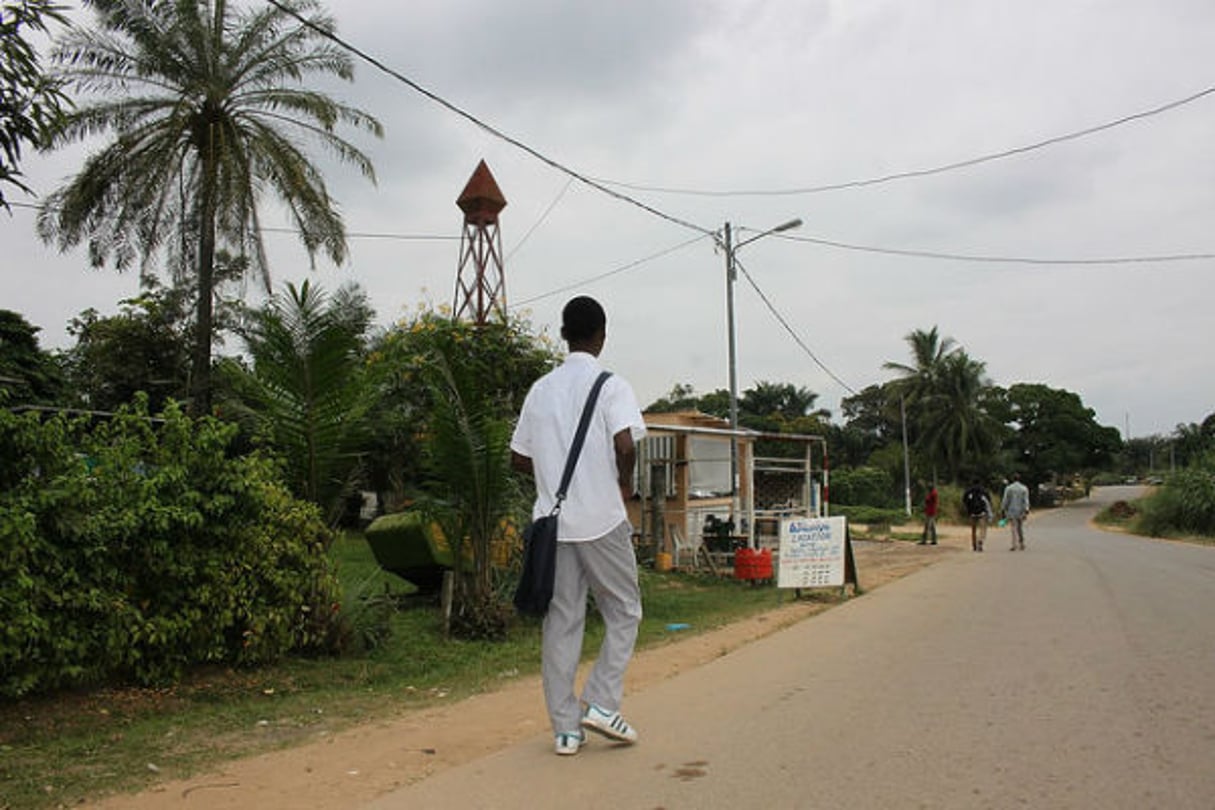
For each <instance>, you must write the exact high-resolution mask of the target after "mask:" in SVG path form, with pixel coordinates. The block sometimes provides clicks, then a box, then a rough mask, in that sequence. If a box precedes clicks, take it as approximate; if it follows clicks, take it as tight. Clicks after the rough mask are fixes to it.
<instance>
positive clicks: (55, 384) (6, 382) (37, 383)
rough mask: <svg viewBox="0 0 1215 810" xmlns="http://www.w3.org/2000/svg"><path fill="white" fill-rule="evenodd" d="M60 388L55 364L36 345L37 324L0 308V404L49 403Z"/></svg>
mask: <svg viewBox="0 0 1215 810" xmlns="http://www.w3.org/2000/svg"><path fill="white" fill-rule="evenodd" d="M62 390H63V375H62V372H61V370H60V368H59V366H58V365H57V364H56V362H55V359H54V358H53V357H52V356H51V355H49V354H47V353H46V352H44V351H42V350H41V349H40V348H39V347H38V327H36V326H34V325H32V324H30V323H29V321H27V320H25V318H23V317H22V316H21V315H19V314H18V313H16V312H12V311H11V310H7V309H0V405H50V404H53V403H54V402H55V401H56V400H57V399H58V398H59V396H60V395H61V394H62Z"/></svg>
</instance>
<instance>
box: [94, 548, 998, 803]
mask: <svg viewBox="0 0 1215 810" xmlns="http://www.w3.org/2000/svg"><path fill="white" fill-rule="evenodd" d="M991 539H992V540H995V539H996V538H994V537H993V538H991ZM854 547H855V553H856V559H857V569H858V572H859V576H860V581H861V586H862V588H864V589H866V590H872V589H874V588H878V587H881V586H882V585H884V584H886V583H887V582H890V581H893V580H895V579H898V578H900V577H902V576H905V575H907V574H909V573H912V572H914V571H918V570H920V569H921V568H923V567H924V566H926V565H930V564H931V563H933V562H935V561H937V560H940V559H941V558H942V555H944V554H948V553H953V552H957V551H959V550H968V549H969V547H970V536H969V528H963V527H953V526H946V527H941V545H940V546H937V547H921V546H917V545H915V544H914V543H906V542H857V543H855V544H854ZM828 608H829V605H824V604H821V603H814V602H808V601H801V602H791V603H788V604H785V605H783V606H781V607H779V608H777V609H775V610H773V611H770V612H768V613H765V614H762V615H759V616H755V617H753V618H750V619H747V620H744V621H741V622H738V623H735V624H731V625H727V626H725V627H721V628H719V629H715V630H712V631H709V632H706V633H702V634H700V635H696V636H689V637H687V638H685V639H681V640H679V641H677V642H672V643H670V644H664V645H661V646H658V647H651V648H649V649H646V650H642V651H641V652H639V653H638V654H637V655H636V656H635V657H634V660H633V662H632V665H631V666H630V668H629V674H628V681H627V684H626V689H627V692H629V693H636V692H638V691H641V690H644V689H646V688H647V687H649V686H652V685H654V684H656V683H659V682H661V681H663V680H666V679H667V678H670V677H672V676H673V675H676V674H677V673H679V672H682V671H684V670H686V669H688V668H691V667H696V666H699V665H701V664H704V663H706V662H708V661H711V660H713V659H715V658H717V657H719V656H722V655H724V654H726V653H728V652H730V651H731V650H734V649H737V648H738V647H740V646H742V645H744V644H746V643H748V642H751V641H754V640H755V639H757V638H761V637H763V636H765V635H768V634H770V633H772V632H775V631H776V630H779V629H781V628H783V627H787V626H788V625H790V624H792V623H794V622H798V621H801V620H803V619H805V618H807V617H809V616H812V615H814V614H815V613H819V612H822V611H823V610H826V609H828ZM547 730H548V726H547V719H546V715H545V711H544V701H543V697H542V695H541V691H540V682H539V676H533V677H527V678H520V679H517V680H514V681H510V682H508V683H507V684H506V685H504V686H503V687H502V688H501V689H499V690H497V691H494V692H490V693H484V694H480V695H476V696H473V697H471V698H468V699H466V700H463V701H460V702H459V703H453V704H450V705H446V706H436V707H431V708H427V709H423V710H419V711H415V712H410V713H407V714H404V715H400V716H397V717H393V718H390V719H386V720H384V721H381V722H376V723H372V724H367V725H363V726H358V727H355V728H352V729H348V730H346V731H343V732H340V733H336V734H333V733H326V732H321V733H320V734H318V738H317V739H316V740H315V741H314V742H309V743H305V744H303V745H299V746H296V747H293V748H290V749H287V750H283V751H275V752H272V753H267V754H262V755H258V756H254V757H250V758H247V759H241V760H236V761H233V762H230V763H226V764H224V765H221V766H219V767H218V768H217V769H216V770H215V771H213V772H211V773H207V774H203V775H200V776H196V777H193V778H190V779H185V780H174V781H165V782H164V783H162V784H160V785H157V786H156V787H153V788H150V789H148V790H146V791H144V792H142V793H138V794H134V795H123V796H113V797H110V798H108V799H105V800H102V801H98V802H96V803H93V804H89V805H80V806H82V807H87V808H92V810H161V809H162V808H171V809H173V810H176V809H177V808H187V807H192V808H200V807H205V808H208V810H211V809H212V808H215V810H224V809H229V808H231V809H233V810H254V809H255V808H257V809H258V810H260V808H265V807H293V808H296V810H346V808H350V807H355V806H360V805H362V804H366V803H369V802H371V801H372V800H374V799H375V798H376V797H378V796H381V795H383V794H385V793H387V792H389V791H391V790H393V789H394V788H397V787H400V786H402V785H405V784H409V783H412V782H416V781H418V780H420V779H425V778H426V777H428V776H430V775H432V774H434V773H437V772H439V771H442V770H444V769H446V768H450V767H452V766H455V765H461V764H463V763H466V762H470V761H472V760H475V759H478V758H480V757H483V756H486V755H488V754H490V753H493V752H494V751H497V750H499V749H501V748H504V747H507V746H510V745H512V744H514V743H517V742H519V741H521V740H525V739H527V738H529V737H532V736H534V735H537V734H540V733H543V732H547Z"/></svg>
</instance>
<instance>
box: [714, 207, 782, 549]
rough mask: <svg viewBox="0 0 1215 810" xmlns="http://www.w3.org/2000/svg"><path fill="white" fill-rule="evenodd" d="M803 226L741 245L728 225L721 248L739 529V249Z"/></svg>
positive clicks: (759, 235) (735, 509) (732, 476)
mask: <svg viewBox="0 0 1215 810" xmlns="http://www.w3.org/2000/svg"><path fill="white" fill-rule="evenodd" d="M801 225H802V221H801V220H800V219H791V220H789V221H788V222H782V223H781V224H780V225H777V226H776V227H775V228H769V229H768V230H766V231H761V232H760V233H757V234H756V235H755V236H752V237H751V238H750V239H744V240H743V241H741V242H739V243H738V244H734V241H733V234H732V232H731V230H730V223H729V222H727V223H726V224H725V225H724V226H723V227H722V239H721V246H722V250H723V251H724V252H725V254H726V328H727V331H728V333H729V342H730V356H729V362H730V430H732V431H734V434H733V435H732V436H730V494H731V497H732V500H731V505H730V509H731V512H732V514H731V515H730V517H731V518H732V519H733V520H734V521H735V524H734V525H735V527H736V528H737V526H738V523H737V520H738V513H739V511H740V509H739V503H738V493H739V481H738V350H737V340H736V338H735V326H734V282H735V280H736V279H737V278H738V265H737V264H736V262H735V254H736V253H737V252H738V249H739V248H741V247H743V246H744V245H749V244H751V243H752V242H754V241H755V240H757V239H763V238H764V237H765V236H769V235H771V234H774V233H780V232H781V231H788V230H792V229H793V228H800V227H801Z"/></svg>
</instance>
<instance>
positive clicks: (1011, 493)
mask: <svg viewBox="0 0 1215 810" xmlns="http://www.w3.org/2000/svg"><path fill="white" fill-rule="evenodd" d="M1000 511H1001V512H1003V513H1004V517H1006V518H1008V528H1009V530H1010V531H1011V532H1012V546H1010V547H1009V549H1008V550H1009V551H1016V550H1018V549H1020V550H1021V551H1024V550H1025V518H1027V517H1028V516H1029V489H1027V488H1026V486H1025V484H1022V483H1021V474H1020V473H1013V480H1012V482H1011V483H1010V484H1009V485H1008V486H1006V487H1004V495H1003V496H1001V498H1000Z"/></svg>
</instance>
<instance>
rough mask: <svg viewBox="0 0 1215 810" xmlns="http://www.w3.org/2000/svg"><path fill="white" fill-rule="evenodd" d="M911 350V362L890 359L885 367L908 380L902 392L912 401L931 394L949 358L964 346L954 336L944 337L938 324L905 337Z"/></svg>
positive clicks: (883, 366)
mask: <svg viewBox="0 0 1215 810" xmlns="http://www.w3.org/2000/svg"><path fill="white" fill-rule="evenodd" d="M904 340H906V341H907V345H908V346H909V347H910V349H911V357H912V362H911V365H907V364H906V363H897V362H894V361H889V362H886V363H883V364H882V368H884V369H888V370H890V371H896V372H898V373H899V375H900V376H901V377H902V379H903V380H904V381H905V382H904V383H903V393H904V394H906V396H907V398H908V400H909V401H913V400H916V399H918V398H920V397H921V396H926V395H930V394H931V393H932V392H933V391H934V390H935V387H936V385H937V382H938V381H939V379H940V377H941V375H942V374H943V373H944V370H945V361H946V359H947V358H948V357H949V356H950V355H952V354H954V353H956V352H958V351H961V348H962V347H961V346H959V345H958V344H957V342H956V341H955V340H954V339H953V338H951V337H946V338H942V337H941V336H940V333H939V332H938V329H937V327H936V326H934V327H932V328H931V329H929V330H927V331H925V330H923V329H916V330H914V331H912V332H908V333H907V335H906V336H905V337H904Z"/></svg>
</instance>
